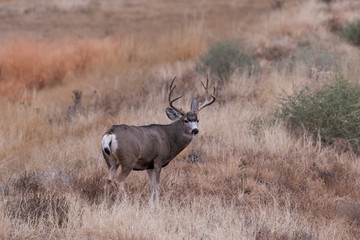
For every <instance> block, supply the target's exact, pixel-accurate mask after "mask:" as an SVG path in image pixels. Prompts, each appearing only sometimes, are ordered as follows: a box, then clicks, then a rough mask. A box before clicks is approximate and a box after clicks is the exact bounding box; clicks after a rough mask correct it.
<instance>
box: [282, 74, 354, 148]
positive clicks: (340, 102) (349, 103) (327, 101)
mask: <svg viewBox="0 0 360 240" xmlns="http://www.w3.org/2000/svg"><path fill="white" fill-rule="evenodd" d="M275 116H276V118H277V119H281V120H282V121H284V122H285V123H286V125H287V127H288V128H289V129H291V130H294V131H296V132H299V131H303V130H305V131H307V132H309V133H310V134H311V135H312V136H313V137H314V139H318V138H319V137H320V139H321V141H322V142H324V143H326V144H334V143H338V142H343V141H345V142H346V143H348V145H349V146H350V147H351V148H352V149H353V150H354V151H355V152H357V153H360V86H359V85H353V84H351V83H350V82H349V81H348V80H346V79H343V78H339V79H337V80H336V81H335V82H334V83H333V84H330V85H326V86H324V87H322V88H321V89H320V90H317V91H315V92H313V91H311V90H310V89H309V88H308V87H305V88H303V89H301V90H299V91H297V92H295V93H294V94H293V95H290V96H287V97H285V98H283V99H282V102H281V107H280V108H279V109H278V110H277V111H276V113H275Z"/></svg>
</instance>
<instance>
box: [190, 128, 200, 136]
mask: <svg viewBox="0 0 360 240" xmlns="http://www.w3.org/2000/svg"><path fill="white" fill-rule="evenodd" d="M191 133H192V134H194V135H196V134H198V133H199V130H198V129H197V128H195V129H193V130H192V132H191Z"/></svg>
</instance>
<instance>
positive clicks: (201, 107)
mask: <svg viewBox="0 0 360 240" xmlns="http://www.w3.org/2000/svg"><path fill="white" fill-rule="evenodd" d="M201 84H202V85H203V87H204V88H205V102H204V103H203V104H202V105H201V106H200V107H199V108H198V112H199V111H200V110H201V109H203V108H204V107H207V106H209V105H211V104H213V103H214V102H215V100H216V97H215V91H216V89H215V87H214V93H213V94H210V96H211V99H210V101H209V99H208V87H209V76H207V78H206V86H205V84H204V83H203V82H202V81H201Z"/></svg>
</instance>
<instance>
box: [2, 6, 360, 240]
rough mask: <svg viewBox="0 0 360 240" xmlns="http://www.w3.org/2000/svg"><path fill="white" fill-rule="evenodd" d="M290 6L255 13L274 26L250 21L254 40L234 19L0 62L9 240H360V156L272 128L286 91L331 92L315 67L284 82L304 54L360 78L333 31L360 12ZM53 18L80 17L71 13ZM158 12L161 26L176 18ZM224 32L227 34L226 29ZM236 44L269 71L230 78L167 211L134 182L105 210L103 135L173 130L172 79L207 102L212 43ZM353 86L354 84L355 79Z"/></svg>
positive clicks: (32, 45) (51, 47) (179, 164)
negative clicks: (114, 130) (201, 60)
mask: <svg viewBox="0 0 360 240" xmlns="http://www.w3.org/2000/svg"><path fill="white" fill-rule="evenodd" d="M90 2H92V1H89V4H90ZM155 2H156V3H155ZM240 2H241V1H240ZM284 2H285V3H284V5H283V7H282V9H281V10H277V9H272V8H271V5H270V4H268V5H266V4H264V3H261V2H260V1H259V2H258V1H254V3H253V5H252V6H251V7H249V8H247V10H249V11H250V10H251V11H253V13H262V15H261V16H260V18H264V19H268V20H267V22H261V21H257V20H258V18H250V17H249V15H247V17H246V20H244V21H246V24H247V26H246V27H244V22H243V19H242V18H241V17H238V18H232V20H231V21H230V20H229V24H231V25H232V27H229V26H227V27H226V28H225V27H224V28H223V29H220V30H219V28H218V25H217V24H218V23H216V24H215V23H214V22H209V21H208V20H207V19H206V18H204V19H202V20H201V21H195V22H188V21H187V20H186V21H184V22H183V24H182V25H181V27H177V28H174V29H173V30H171V31H168V30H162V32H161V34H160V33H159V36H158V37H157V38H156V41H154V42H152V41H149V39H153V35H152V34H149V38H147V35H144V36H142V37H139V35H137V36H136V35H131V36H126V37H119V36H109V37H107V38H104V39H96V38H93V37H89V38H88V39H78V40H74V39H72V38H69V39H64V38H59V39H57V38H54V39H48V40H34V38H30V39H29V38H25V39H21V38H16V39H17V40H16V41H10V42H9V41H7V44H6V45H4V46H3V47H2V48H1V50H0V59H1V60H0V62H1V67H0V69H1V75H0V76H1V79H0V89H1V91H2V96H3V98H4V99H2V100H0V101H1V104H0V111H1V116H2V117H1V118H0V212H1V214H0V239H49V238H52V239H259V240H262V239H306V240H313V239H358V238H359V237H360V232H359V223H360V211H359V209H360V206H359V201H358V199H359V198H360V187H359V181H358V179H359V178H360V161H359V160H360V159H359V156H358V155H353V154H351V153H349V152H344V151H342V150H341V148H342V145H341V143H340V142H339V144H338V145H337V147H324V146H322V145H321V143H319V142H317V141H314V140H313V139H312V138H310V137H309V136H307V135H306V134H304V135H302V136H299V135H294V134H292V133H290V132H288V131H287V130H286V128H285V127H284V126H283V125H282V124H280V123H270V122H271V121H270V120H271V118H272V117H271V114H272V112H273V110H274V108H275V107H276V104H277V103H278V97H279V95H280V94H281V93H282V92H283V91H286V92H287V93H291V91H292V89H293V86H294V85H295V86H299V85H309V86H317V85H316V84H317V82H316V81H318V80H319V81H320V80H326V79H325V78H324V79H320V78H322V77H321V76H320V77H316V78H315V77H314V76H313V75H311V74H309V73H311V67H312V66H309V65H307V64H304V62H302V61H303V60H295V61H294V64H293V65H291V66H292V69H291V71H284V70H283V69H282V68H281V64H282V61H283V60H284V59H285V58H287V57H288V56H289V55H290V54H293V53H294V52H295V51H296V50H298V49H299V45H301V46H303V45H302V44H309V45H315V43H316V44H319V41H321V42H320V44H321V46H322V47H324V48H325V49H332V48H333V45H334V44H336V45H337V46H339V48H338V53H339V55H340V56H341V58H339V59H335V60H334V61H339V62H340V63H339V64H341V65H342V66H356V65H357V64H358V57H357V55H356V54H354V52H355V51H354V48H353V47H351V46H348V45H347V44H346V43H344V42H340V41H341V40H339V39H338V38H337V36H336V35H334V34H333V33H332V32H331V31H330V29H329V28H328V25H327V23H328V20H329V19H332V18H333V17H335V16H337V17H339V16H340V17H341V18H343V19H347V18H348V17H347V16H346V14H347V13H351V12H354V8H355V7H356V8H357V9H358V8H359V6H358V5H357V4H356V3H352V4H353V5H352V6H353V7H352V8H350V7H348V6H350V5H351V2H352V1H342V2H334V3H331V4H330V6H331V11H329V10H328V9H327V5H326V4H325V3H323V2H322V1H304V2H300V3H297V4H292V1H284ZM60 3H61V4H63V5H61V6H60V5H59V4H60ZM75 3H76V4H77V3H79V4H80V3H84V4H85V1H76V2H75ZM75 3H74V4H75ZM57 4H58V7H61V8H62V11H75V12H76V11H80V10H76V9H75V10H74V8H75V7H74V6H75V5H76V4H75V5H71V4H70V3H69V2H68V1H63V2H61V1H59V2H57ZM154 4H159V5H156V6H160V5H161V1H160V3H159V2H158V1H154ZM163 4H165V3H163ZM232 4H233V5H232ZM241 4H244V3H243V2H241V3H231V2H224V3H223V4H222V5H221V4H220V5H217V4H214V5H209V6H207V11H215V12H216V11H219V12H221V11H220V10H219V9H229V8H234V9H238V7H239V5H241ZM76 6H77V7H79V6H80V5H76ZM89 6H90V5H86V4H85V5H81V6H80V7H79V8H83V9H87V8H88V7H89ZM162 6H165V5H162ZM166 6H167V5H166ZM179 6H182V5H181V4H180V5H179ZM103 8H106V6H105V5H104V6H103ZM213 8H214V9H213ZM215 8H216V9H215ZM126 9H127V8H125V10H126ZM159 9H160V10H159V11H160V13H159V15H160V16H162V14H164V13H163V12H162V11H165V10H166V7H164V8H159ZM164 9H165V10H164ZM212 9H213V10H212ZM264 9H267V10H266V11H265V10H264ZM125 10H124V11H125ZM46 11H47V10H46ZM262 11H263V12H262ZM294 13H300V14H298V15H297V17H296V18H292V17H291V16H292V15H294ZM152 14H155V13H154V12H153V13H152ZM169 14H170V13H169ZM229 14H230V15H231V14H232V12H231V11H230V12H229ZM250 15H251V14H250ZM254 15H255V14H254ZM152 16H153V17H154V16H156V14H155V15H152ZM231 16H233V15H231ZM313 16H315V17H313ZM219 18H220V19H222V21H225V22H222V23H223V24H225V23H227V22H226V21H227V20H228V18H227V16H225V15H221V16H220V17H219ZM129 19H132V18H129ZM155 19H157V18H155ZM281 19H285V20H286V21H285V22H284V23H280V20H281ZM149 21H150V20H149ZM154 21H158V20H154ZM237 22H238V23H237ZM149 24H150V23H149ZM169 25H171V23H169ZM234 29H235V30H234ZM238 30H241V31H242V33H243V34H242V38H243V40H244V41H246V43H247V44H248V45H250V46H251V47H253V48H255V49H257V50H258V51H257V57H258V60H259V61H260V62H261V67H262V71H261V73H260V74H259V75H257V76H252V77H247V76H242V75H239V74H238V73H235V74H233V75H232V76H231V78H230V80H229V83H227V84H226V85H224V86H223V87H222V89H221V90H219V91H218V93H217V94H218V97H217V103H215V104H214V105H212V106H211V107H209V108H207V109H206V110H204V111H202V112H201V115H200V135H199V136H198V137H196V138H195V139H194V140H193V142H192V143H191V145H190V146H189V147H188V148H187V149H185V150H184V151H183V152H182V153H181V154H180V155H179V156H178V157H177V158H176V159H175V160H173V161H172V162H171V163H170V165H169V166H168V167H166V168H165V169H163V171H162V175H161V182H160V202H161V203H160V204H161V210H159V211H154V210H152V209H150V208H149V206H148V203H147V201H148V197H149V192H150V191H149V186H148V179H147V174H146V173H145V172H132V173H131V174H130V176H129V177H128V178H127V180H126V186H125V188H126V192H127V196H126V197H125V196H123V195H122V194H120V193H114V195H113V197H112V199H110V200H104V195H103V185H104V176H105V175H106V171H107V170H106V166H105V163H104V160H103V157H102V155H101V151H100V142H101V137H102V134H103V133H104V131H105V130H106V129H107V128H108V127H109V126H111V125H112V124H114V123H126V124H133V125H143V124H149V123H167V122H168V121H166V116H165V114H164V108H165V106H166V104H167V103H166V98H167V87H168V85H167V84H169V81H170V79H171V78H172V77H173V76H174V75H177V78H178V79H177V85H178V87H177V88H176V91H178V93H179V94H185V97H184V98H183V99H181V100H180V101H179V105H181V106H183V108H185V107H186V108H189V107H190V102H191V99H192V97H193V96H196V95H201V94H202V89H201V84H200V83H199V82H200V80H202V78H203V77H202V76H199V75H197V74H196V72H195V66H196V61H197V59H198V56H199V55H200V54H201V53H203V52H204V51H205V50H206V48H207V43H208V40H210V41H209V42H211V41H212V40H213V39H221V37H220V36H217V35H219V33H221V34H222V33H224V32H226V34H223V36H232V38H238V37H239V36H237V31H238ZM254 32H257V33H256V34H254ZM252 37H254V38H253V41H250V39H252ZM304 39H305V40H306V41H305V43H304ZM274 46H276V48H273V47H274ZM274 49H275V50H274ZM273 50H274V51H275V53H274V52H272V51H273ZM277 52H279V53H280V54H279V55H277ZM274 54H275V55H276V57H273V55H274ZM309 54H311V53H309ZM269 56H270V57H269ZM342 56H348V58H346V62H344V59H345V58H342ZM312 57H313V56H309V57H308V58H307V59H312ZM313 67H315V68H317V69H322V68H318V67H319V66H313ZM320 67H324V66H320ZM343 68H344V67H343ZM345 74H346V75H347V76H350V80H352V81H357V79H356V78H355V77H354V78H352V77H351V76H356V71H355V70H354V69H352V68H346V71H345ZM74 90H76V91H75V92H74V93H73V91H74ZM80 92H81V93H80ZM76 96H77V97H76ZM8 99H11V101H8Z"/></svg>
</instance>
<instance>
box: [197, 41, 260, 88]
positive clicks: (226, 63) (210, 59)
mask: <svg viewBox="0 0 360 240" xmlns="http://www.w3.org/2000/svg"><path fill="white" fill-rule="evenodd" d="M196 70H197V71H198V72H200V73H202V74H205V73H207V72H208V71H210V73H211V74H213V75H215V76H216V77H217V78H219V79H220V80H221V81H223V82H226V81H228V80H229V79H230V76H231V75H232V74H233V73H234V72H235V71H239V73H241V74H244V73H245V74H246V75H248V76H250V75H252V74H254V73H256V72H258V71H259V70H260V66H259V63H258V62H257V60H256V58H254V57H253V56H251V55H249V54H248V53H246V51H245V50H244V49H243V48H242V47H241V46H240V45H239V44H238V43H236V42H235V41H225V42H218V43H215V44H213V45H212V46H211V47H210V49H209V51H208V52H206V53H205V54H204V55H203V56H202V57H201V58H200V63H198V64H197V66H196Z"/></svg>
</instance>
